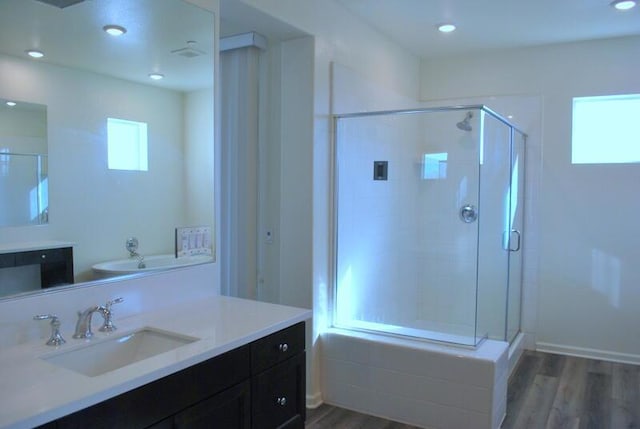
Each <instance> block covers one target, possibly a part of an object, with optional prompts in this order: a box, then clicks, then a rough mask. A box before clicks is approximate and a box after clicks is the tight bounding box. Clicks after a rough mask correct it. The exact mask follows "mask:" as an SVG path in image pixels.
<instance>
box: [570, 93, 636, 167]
mask: <svg viewBox="0 0 640 429" xmlns="http://www.w3.org/2000/svg"><path fill="white" fill-rule="evenodd" d="M638 118H640V94H631V95H612V96H603V97H578V98H574V99H573V133H572V135H573V137H572V142H571V162H572V163H573V164H612V163H632V162H640V127H638V125H637V123H638Z"/></svg>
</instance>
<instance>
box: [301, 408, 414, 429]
mask: <svg viewBox="0 0 640 429" xmlns="http://www.w3.org/2000/svg"><path fill="white" fill-rule="evenodd" d="M304 427H305V429H419V428H417V427H416V426H409V425H405V424H402V423H397V422H392V421H390V420H385V419H381V418H379V417H373V416H369V415H367V414H361V413H357V412H355V411H351V410H345V409H344V408H338V407H333V406H331V405H326V404H323V405H320V406H319V407H318V408H315V409H307V421H306V423H305V425H304Z"/></svg>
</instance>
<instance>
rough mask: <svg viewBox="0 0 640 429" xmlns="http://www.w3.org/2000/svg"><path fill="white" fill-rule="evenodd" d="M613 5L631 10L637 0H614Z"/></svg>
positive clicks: (620, 8) (619, 8)
mask: <svg viewBox="0 0 640 429" xmlns="http://www.w3.org/2000/svg"><path fill="white" fill-rule="evenodd" d="M610 4H611V6H613V7H615V8H616V9H618V10H629V9H631V8H633V7H634V6H635V5H636V1H635V0H614V1H612V2H611V3H610Z"/></svg>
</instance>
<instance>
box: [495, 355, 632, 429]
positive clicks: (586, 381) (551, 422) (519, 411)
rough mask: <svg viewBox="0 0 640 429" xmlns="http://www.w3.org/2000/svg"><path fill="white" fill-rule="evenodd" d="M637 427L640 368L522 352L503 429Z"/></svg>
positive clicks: (513, 377)
mask: <svg viewBox="0 0 640 429" xmlns="http://www.w3.org/2000/svg"><path fill="white" fill-rule="evenodd" d="M510 428H514V429H522V428H544V429H555V428H570V429H618V428H640V366H637V365H627V364H622V363H614V362H604V361H599V360H593V359H584V358H577V357H571V356H562V355H555V354H550V353H541V352H532V351H525V352H524V354H523V356H522V358H521V360H520V362H519V363H518V367H517V368H516V370H515V372H514V373H513V375H512V376H511V379H510V380H509V388H508V390H507V416H506V418H505V420H504V422H503V424H502V429H510Z"/></svg>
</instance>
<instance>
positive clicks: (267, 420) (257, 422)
mask: <svg viewBox="0 0 640 429" xmlns="http://www.w3.org/2000/svg"><path fill="white" fill-rule="evenodd" d="M305 388H306V387H305V354H304V353H300V354H298V355H296V356H294V357H292V358H290V359H288V360H286V361H284V362H281V363H279V364H278V365H276V366H274V367H273V368H270V369H268V370H266V371H264V372H262V373H260V374H257V375H254V376H253V378H252V379H251V393H252V395H253V397H252V415H253V418H252V428H253V429H262V428H264V429H274V428H278V427H283V428H284V427H287V428H295V427H300V426H299V423H300V422H304V419H305V412H306V409H305V403H304V401H305ZM290 421H291V423H289V422H290ZM296 421H298V422H299V423H298V425H296V423H295V422H296Z"/></svg>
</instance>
